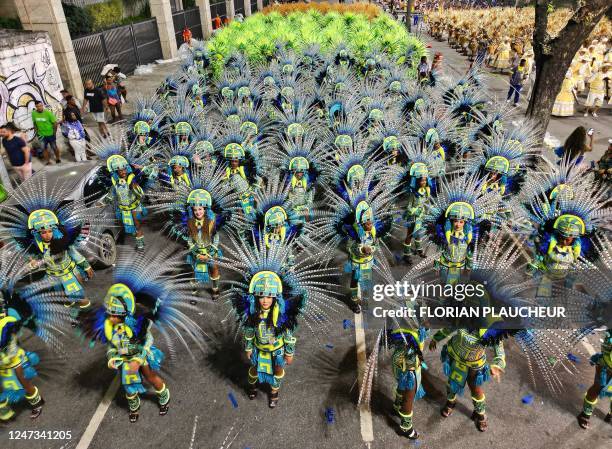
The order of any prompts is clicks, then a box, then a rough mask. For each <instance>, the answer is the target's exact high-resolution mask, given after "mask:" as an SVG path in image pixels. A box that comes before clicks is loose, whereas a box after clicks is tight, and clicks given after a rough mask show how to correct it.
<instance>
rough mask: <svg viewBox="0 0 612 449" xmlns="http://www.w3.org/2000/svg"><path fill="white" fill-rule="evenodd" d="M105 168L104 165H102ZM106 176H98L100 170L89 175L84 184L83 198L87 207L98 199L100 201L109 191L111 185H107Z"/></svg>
mask: <svg viewBox="0 0 612 449" xmlns="http://www.w3.org/2000/svg"><path fill="white" fill-rule="evenodd" d="M100 169H103V167H100ZM105 181H106V177H104V176H98V172H97V171H95V172H92V173H91V174H90V175H89V178H88V179H87V181H85V185H84V186H83V199H84V201H85V205H86V206H87V207H91V206H92V205H93V204H94V203H95V202H96V201H99V200H101V199H102V197H104V195H106V194H107V193H108V189H109V186H108V185H107V183H106V182H105Z"/></svg>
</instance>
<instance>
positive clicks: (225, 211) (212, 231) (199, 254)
mask: <svg viewBox="0 0 612 449" xmlns="http://www.w3.org/2000/svg"><path fill="white" fill-rule="evenodd" d="M224 176H225V168H224V167H222V166H204V167H202V168H195V169H194V171H193V173H192V183H191V184H190V185H185V184H183V185H180V186H178V187H177V188H167V189H165V190H160V191H153V192H151V207H150V208H151V210H152V211H153V212H155V213H157V212H160V213H164V214H167V216H168V217H170V220H169V221H168V223H167V225H166V227H167V229H168V231H169V234H170V236H172V237H176V238H177V239H179V240H180V241H182V242H183V243H185V245H186V246H187V250H188V252H187V256H186V260H187V263H188V264H189V265H190V266H191V267H192V269H193V273H194V281H193V283H192V285H193V287H194V292H193V293H194V294H195V295H197V294H199V290H200V287H201V286H202V285H203V284H204V285H205V284H208V283H210V284H211V286H212V290H211V294H212V299H213V300H217V298H218V297H219V281H220V279H221V275H220V272H219V266H218V263H217V261H218V259H219V258H220V257H221V256H222V251H221V247H220V244H219V243H220V237H219V234H220V231H221V230H227V231H228V232H230V233H234V234H235V233H237V232H238V231H239V230H241V229H244V228H245V227H246V223H245V222H244V217H243V215H242V213H241V208H240V206H239V205H238V200H239V196H238V194H236V193H235V192H233V191H232V189H231V187H230V186H229V185H228V184H227V183H226V182H225V181H224ZM192 301H193V303H194V304H195V303H196V301H195V299H194V300H192Z"/></svg>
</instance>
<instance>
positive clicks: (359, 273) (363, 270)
mask: <svg viewBox="0 0 612 449" xmlns="http://www.w3.org/2000/svg"><path fill="white" fill-rule="evenodd" d="M375 263H376V262H375V259H372V260H371V261H370V262H366V263H359V262H353V261H352V260H349V261H348V262H346V264H345V265H344V272H345V273H351V279H352V280H354V281H357V282H358V283H359V284H360V285H361V288H362V289H363V290H366V291H369V289H370V288H371V286H372V268H373V267H374V264H375Z"/></svg>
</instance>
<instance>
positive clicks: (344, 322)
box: [342, 320, 352, 329]
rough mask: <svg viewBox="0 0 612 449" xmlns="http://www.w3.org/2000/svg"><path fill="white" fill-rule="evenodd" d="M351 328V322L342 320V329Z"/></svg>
mask: <svg viewBox="0 0 612 449" xmlns="http://www.w3.org/2000/svg"><path fill="white" fill-rule="evenodd" d="M351 327H352V323H351V320H342V328H343V329H350V328H351Z"/></svg>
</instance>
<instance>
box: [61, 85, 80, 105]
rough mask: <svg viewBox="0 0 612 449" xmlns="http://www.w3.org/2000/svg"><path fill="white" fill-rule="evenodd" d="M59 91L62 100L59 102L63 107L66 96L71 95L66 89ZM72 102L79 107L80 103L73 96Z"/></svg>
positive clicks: (66, 99) (65, 102) (66, 100)
mask: <svg viewBox="0 0 612 449" xmlns="http://www.w3.org/2000/svg"><path fill="white" fill-rule="evenodd" d="M60 93H61V94H62V100H61V101H60V103H61V105H62V108H65V107H66V104H67V103H68V97H72V96H73V95H72V94H71V93H70V92H68V91H67V90H66V89H63V90H60ZM74 102H75V103H76V105H77V107H79V108H80V107H81V103H80V102H79V100H77V99H76V98H74Z"/></svg>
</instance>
